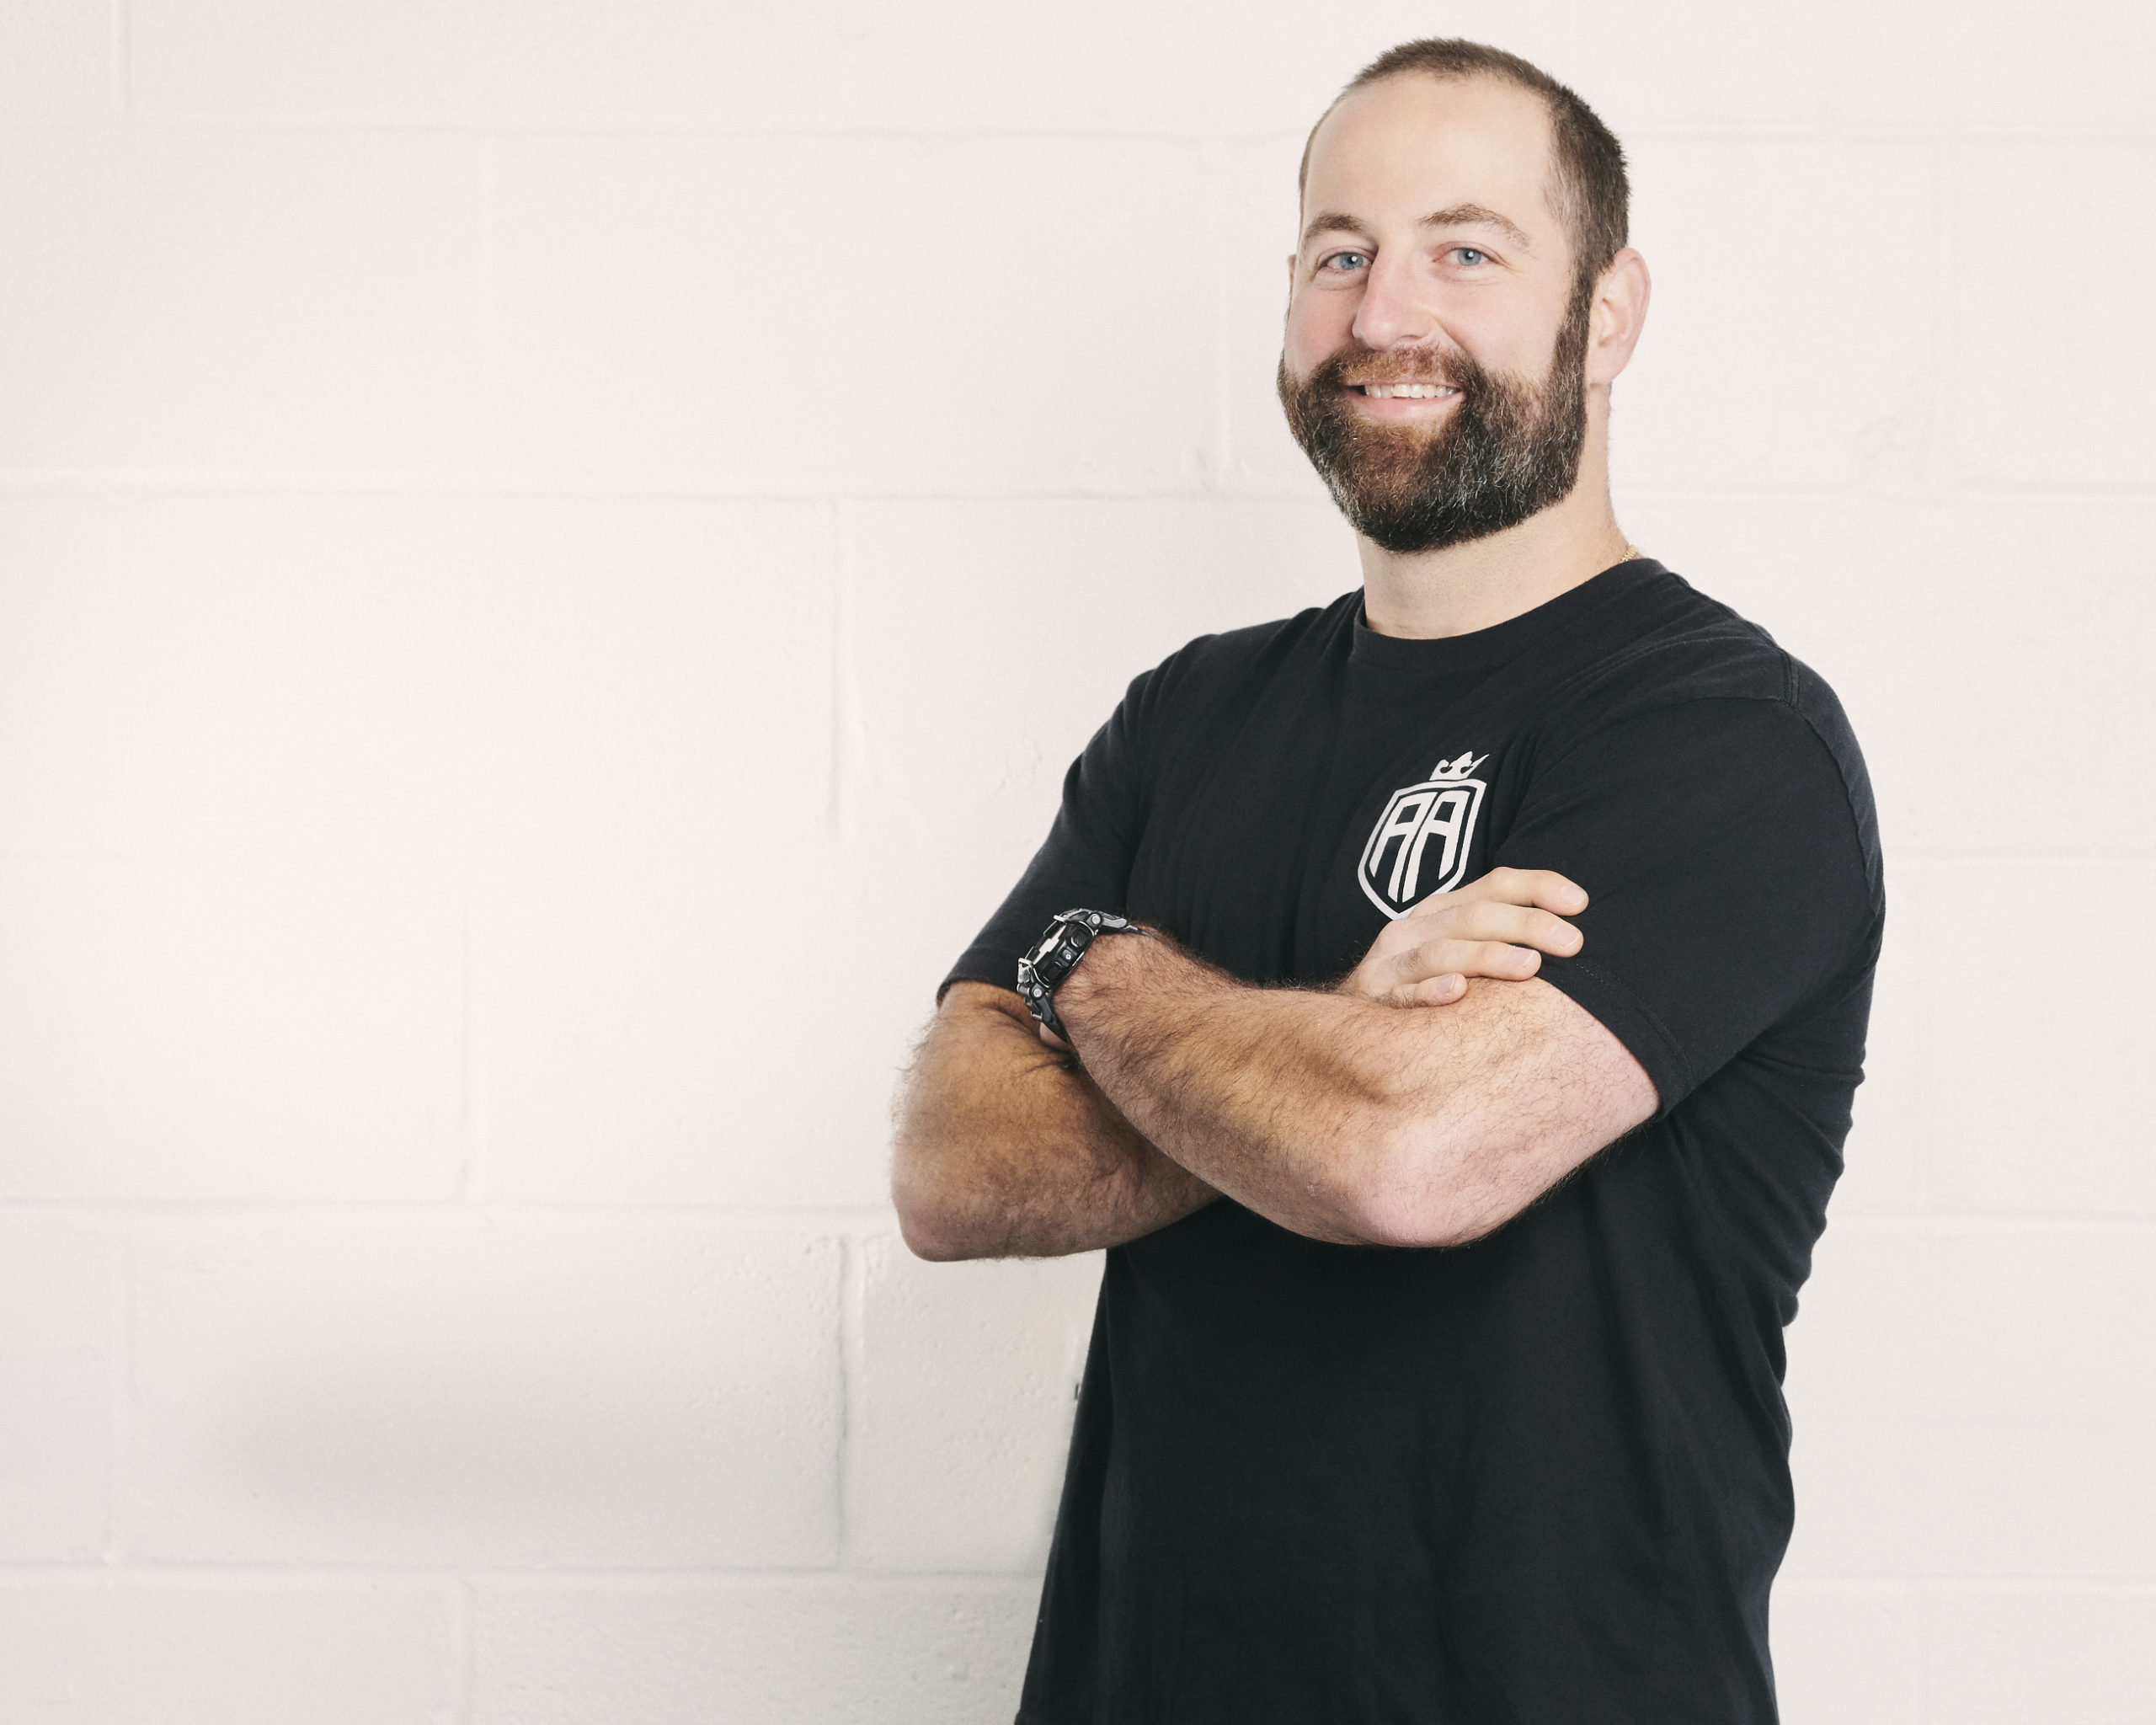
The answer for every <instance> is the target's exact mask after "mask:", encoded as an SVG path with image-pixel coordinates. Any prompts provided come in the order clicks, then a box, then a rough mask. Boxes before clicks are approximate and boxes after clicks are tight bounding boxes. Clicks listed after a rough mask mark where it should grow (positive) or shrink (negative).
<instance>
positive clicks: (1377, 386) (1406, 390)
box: [1348, 383, 1460, 401]
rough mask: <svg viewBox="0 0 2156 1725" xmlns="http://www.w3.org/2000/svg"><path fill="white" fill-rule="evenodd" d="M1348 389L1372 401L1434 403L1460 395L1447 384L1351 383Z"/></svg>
mask: <svg viewBox="0 0 2156 1725" xmlns="http://www.w3.org/2000/svg"><path fill="white" fill-rule="evenodd" d="M1348 387H1349V388H1350V389H1352V390H1353V391H1354V392H1355V393H1356V394H1358V395H1360V396H1364V397H1367V398H1369V399H1370V400H1373V401H1436V400H1439V399H1441V398H1444V397H1445V396H1448V395H1458V394H1459V393H1460V392H1459V390H1457V389H1455V388H1454V387H1453V386H1452V385H1451V384H1449V383H1351V384H1349V385H1348Z"/></svg>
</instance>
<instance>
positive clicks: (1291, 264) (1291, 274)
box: [1288, 252, 1295, 304]
mask: <svg viewBox="0 0 2156 1725" xmlns="http://www.w3.org/2000/svg"><path fill="white" fill-rule="evenodd" d="M1294 297H1295V254H1294V253H1293V252H1290V253H1289V254H1288V298H1289V302H1290V303H1291V304H1292V303H1293V302H1294Z"/></svg>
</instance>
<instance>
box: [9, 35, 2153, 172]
mask: <svg viewBox="0 0 2156 1725" xmlns="http://www.w3.org/2000/svg"><path fill="white" fill-rule="evenodd" d="M124 3H125V0H115V4H116V5H118V6H124ZM843 99H844V98H843V94H842V93H841V100H843ZM135 117H136V118H137V119H138V120H142V123H143V124H144V125H145V126H146V127H147V128H148V129H151V130H154V131H159V132H164V133H169V134H173V135H178V136H238V137H248V136H267V137H276V136H291V135H298V136H339V135H345V136H370V135H378V134H383V133H387V134H390V135H392V136H435V137H443V138H454V137H471V136H494V137H499V138H502V139H504V141H507V142H551V141H553V140H557V139H597V140H606V139H617V140H620V141H622V142H643V141H646V140H653V141H665V140H680V141H683V142H711V143H838V144H846V143H864V144H899V145H905V144H931V145H933V144H942V145H950V146H958V147H963V146H966V145H975V144H978V145H985V146H990V147H994V146H997V145H1011V144H1027V143H1043V144H1107V145H1113V144H1141V145H1153V146H1159V147H1166V148H1170V149H1176V148H1181V149H1190V148H1193V147H1197V146H1198V145H1199V144H1202V143H1203V142H1206V141H1207V140H1208V139H1209V138H1217V139H1218V140H1219V142H1221V143H1223V144H1225V145H1226V146H1227V147H1230V148H1231V149H1244V150H1250V149H1263V148H1267V147H1283V146H1299V145H1300V144H1301V142H1302V141H1303V138H1304V136H1305V132H1306V127H1305V126H1303V125H1301V124H1298V125H1296V126H1291V127H1281V128H1277V129H1260V130H1254V131H1214V130H1208V129H1205V128H1204V127H1203V126H1200V127H1199V128H1198V129H1195V130H1190V131H1183V130H1179V129H1175V128H1170V127H1147V126H1122V127H1101V126H963V127H958V126H903V125H899V126H894V125H875V126H862V125H851V124H848V123H846V122H845V121H843V120H841V121H839V122H837V123H833V124H825V125H815V126H782V125H750V126H727V125H723V124H718V123H715V122H713V121H712V120H709V119H707V118H702V117H698V118H693V119H692V118H687V117H683V118H680V119H666V118H663V117H654V116H653V115H628V114H621V113H615V114H606V113H600V114H585V115H579V114H573V113H555V114H546V113H527V114H516V113H510V112H496V113H492V114H489V113H485V112H479V113H472V114H465V115H448V114H440V113H433V114H430V113H424V112H419V113H414V112H412V111H409V110H400V109H360V108H355V109H343V110H338V111H332V112H327V113H325V112H322V111H318V110H308V109H259V110H257V111H255V112H253V113H248V114H216V113H212V112H208V111H205V110H195V111H192V112H189V111H183V110H176V109H175V110H168V111H166V112H163V113H160V114H157V115H152V116H147V117H145V116H142V115H140V114H139V113H137V114H136V116H135ZM1610 123H1611V125H1612V126H1614V128H1615V129H1616V131H1617V132H1618V133H1619V135H1620V136H1621V137H1622V138H1623V139H1624V141H1625V143H1626V144H1628V145H1631V144H1641V143H1657V144H1660V143H1673V144H1688V143H1697V144H1748V143H1769V144H1825V145H1851V144H1854V145H1870V144H1886V145H1892V144H1922V143H1928V142H1933V141H1935V140H1938V139H1942V138H1944V139H1951V140H1952V141H1953V142H1956V143H1973V144H1979V145H1987V146H1988V145H1998V144H2006V145H2014V144H2022V145H2057V144H2081V145H2100V146H2110V147H2122V148H2127V149H2136V148H2150V147H2156V129H2152V128H2150V127H2148V126H2130V125H2125V124H2119V123H2113V122H2108V121H2107V122H2099V123H2096V124H2092V125H2074V124H2071V123H2067V122H2061V121H2038V122H2035V123H2031V124H2028V125H2023V126H2003V125H1997V124H1983V123H1978V122H1975V121H1966V120H1962V121H1946V122H1944V123H1941V122H1937V121H1920V122H1917V123H1913V124H1898V125H1897V124H1895V123H1893V122H1892V121H1884V120H1877V121H1872V120H1854V121H1830V122H1826V123H1821V122H1818V121H1806V120H1764V121H1755V122H1752V123H1749V124H1747V123H1744V122H1742V121H1732V120H1652V121H1647V122H1645V123H1642V124H1638V125H1635V124H1632V123H1630V122H1628V121H1626V120H1625V119H1624V118H1623V117H1622V116H1621V115H1612V116H1610ZM56 129H64V128H62V127H56V126H54V125H53V124H52V123H51V122H40V121H37V120H19V121H13V122H10V123H8V124H6V125H0V135H5V134H7V133H9V132H21V131H53V130H56Z"/></svg>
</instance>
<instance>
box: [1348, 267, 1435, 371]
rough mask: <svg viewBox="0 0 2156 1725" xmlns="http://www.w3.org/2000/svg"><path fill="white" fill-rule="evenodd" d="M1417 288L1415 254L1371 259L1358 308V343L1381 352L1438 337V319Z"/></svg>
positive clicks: (1356, 330)
mask: <svg viewBox="0 0 2156 1725" xmlns="http://www.w3.org/2000/svg"><path fill="white" fill-rule="evenodd" d="M1418 286H1419V283H1418V282H1417V272H1416V270H1415V268H1414V260H1413V258H1412V254H1411V255H1403V254H1401V253H1400V252H1398V251H1391V252H1385V253H1380V254H1379V255H1378V256H1377V257H1376V258H1375V259H1372V261H1371V264H1370V272H1369V275H1367V276H1365V277H1364V281H1363V297H1362V300H1361V302H1359V303H1358V305H1357V306H1356V307H1355V323H1354V333H1355V337H1356V339H1358V341H1360V342H1361V343H1362V344H1364V346H1365V347H1369V348H1375V349H1378V350H1380V351H1381V350H1384V349H1385V348H1390V347H1402V346H1410V345H1412V344H1416V343H1418V342H1425V341H1428V340H1429V339H1430V338H1431V337H1432V336H1433V335H1435V334H1437V319H1436V318H1435V317H1434V316H1433V314H1432V313H1431V311H1430V308H1429V307H1428V306H1427V305H1426V304H1424V303H1423V302H1422V296H1421V294H1420V293H1419V292H1418V291H1417V287H1418Z"/></svg>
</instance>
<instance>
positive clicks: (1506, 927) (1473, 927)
mask: <svg viewBox="0 0 2156 1725" xmlns="http://www.w3.org/2000/svg"><path fill="white" fill-rule="evenodd" d="M1436 927H1442V929H1443V930H1444V935H1445V936H1446V937H1449V938H1450V939H1454V940H1502V941H1510V942H1512V943H1514V944H1515V945H1518V946H1524V947H1534V948H1536V949H1537V950H1538V951H1540V952H1545V953H1551V954H1552V955H1554V956H1555V957H1557V958H1560V959H1568V958H1570V957H1571V956H1572V954H1573V953H1577V951H1578V950H1579V949H1580V948H1582V946H1584V945H1585V944H1586V937H1584V936H1583V935H1582V934H1581V932H1580V931H1579V930H1578V929H1577V927H1574V926H1573V925H1572V923H1569V922H1567V921H1565V919H1564V918H1563V917H1561V916H1557V915H1556V914H1555V913H1554V912H1552V911H1544V910H1540V909H1538V908H1536V907H1535V906H1534V905H1508V904H1504V903H1501V902H1499V901H1497V900H1486V901H1485V902H1483V903H1481V904H1476V905H1460V906H1458V907H1457V908H1455V909H1454V911H1452V912H1451V913H1450V914H1449V915H1448V916H1446V917H1445V918H1444V921H1443V922H1442V923H1440V924H1438V925H1436Z"/></svg>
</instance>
